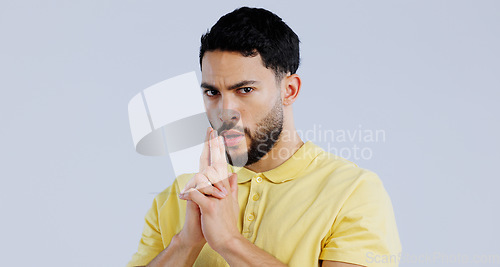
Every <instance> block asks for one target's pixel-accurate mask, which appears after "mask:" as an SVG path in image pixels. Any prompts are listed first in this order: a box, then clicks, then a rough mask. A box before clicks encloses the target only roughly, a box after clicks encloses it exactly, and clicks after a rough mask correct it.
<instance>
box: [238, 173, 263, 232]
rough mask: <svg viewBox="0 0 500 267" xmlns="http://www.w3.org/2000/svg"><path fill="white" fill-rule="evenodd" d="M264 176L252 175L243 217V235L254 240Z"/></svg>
mask: <svg viewBox="0 0 500 267" xmlns="http://www.w3.org/2000/svg"><path fill="white" fill-rule="evenodd" d="M263 183H264V178H263V176H262V174H256V175H255V176H254V177H252V181H251V184H250V193H249V194H248V201H247V206H246V209H245V215H244V217H243V232H242V234H243V236H244V237H245V238H246V239H248V240H250V241H253V239H255V222H256V221H257V219H259V206H260V202H261V196H262V192H263V186H264V185H263Z"/></svg>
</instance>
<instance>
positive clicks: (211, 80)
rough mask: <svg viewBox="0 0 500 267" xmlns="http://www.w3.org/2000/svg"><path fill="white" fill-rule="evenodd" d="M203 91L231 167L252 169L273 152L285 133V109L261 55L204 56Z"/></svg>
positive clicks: (224, 54) (229, 53) (274, 80)
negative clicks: (222, 139)
mask: <svg viewBox="0 0 500 267" xmlns="http://www.w3.org/2000/svg"><path fill="white" fill-rule="evenodd" d="M201 87H202V91H203V100H204V102H205V109H206V111H207V115H208V119H209V121H210V124H211V125H212V127H213V128H214V129H216V130H217V132H218V133H219V134H220V135H222V136H223V137H224V143H225V145H226V152H227V155H228V159H229V163H230V164H232V165H234V166H248V165H251V164H253V163H255V162H257V161H259V160H260V159H261V158H262V157H263V156H264V155H266V154H267V152H269V150H271V148H272V147H273V146H274V144H275V143H276V141H278V139H279V136H280V134H281V131H282V129H283V106H282V103H281V97H280V88H279V85H278V84H277V83H276V78H275V74H274V72H273V71H272V70H270V69H267V68H266V67H265V66H264V65H263V62H262V59H261V57H260V55H257V56H255V57H244V56H242V55H241V54H240V53H239V52H227V51H218V50H217V51H212V52H206V53H205V55H204V57H203V61H202V84H201Z"/></svg>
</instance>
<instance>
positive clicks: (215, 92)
mask: <svg viewBox="0 0 500 267" xmlns="http://www.w3.org/2000/svg"><path fill="white" fill-rule="evenodd" d="M218 93H219V91H217V90H210V89H209V90H205V94H206V95H207V96H209V97H212V96H216V95H217V94H218Z"/></svg>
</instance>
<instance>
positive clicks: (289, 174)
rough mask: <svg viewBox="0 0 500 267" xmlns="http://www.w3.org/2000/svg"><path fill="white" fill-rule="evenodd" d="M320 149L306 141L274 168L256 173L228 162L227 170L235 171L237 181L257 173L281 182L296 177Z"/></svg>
mask: <svg viewBox="0 0 500 267" xmlns="http://www.w3.org/2000/svg"><path fill="white" fill-rule="evenodd" d="M321 151H322V149H321V148H320V147H319V146H317V145H315V144H313V143H312V142H311V141H307V142H306V143H304V144H303V145H302V146H301V147H300V148H299V149H298V150H297V151H296V152H295V153H294V154H293V155H292V156H291V157H290V158H289V159H287V160H286V161H285V162H283V163H282V164H281V165H279V166H278V167H276V168H274V169H271V170H268V171H265V172H262V173H256V172H254V171H252V170H249V169H247V168H245V167H236V166H232V165H230V164H228V170H229V172H231V173H233V172H236V173H237V174H238V183H245V182H248V181H249V180H250V179H252V177H255V176H256V175H259V174H262V176H264V177H265V178H267V179H269V180H270V181H271V182H273V183H283V182H286V181H289V180H293V179H294V178H296V177H297V176H298V175H299V174H300V173H301V172H302V171H303V170H304V169H305V168H306V167H307V166H309V165H310V164H311V162H312V161H313V159H314V158H315V157H316V156H317V155H318V154H319V153H320V152H321Z"/></svg>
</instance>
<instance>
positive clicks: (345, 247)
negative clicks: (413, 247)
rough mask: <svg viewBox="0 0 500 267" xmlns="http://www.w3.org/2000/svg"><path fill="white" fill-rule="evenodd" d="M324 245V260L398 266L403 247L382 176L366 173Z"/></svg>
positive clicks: (340, 213)
mask: <svg viewBox="0 0 500 267" xmlns="http://www.w3.org/2000/svg"><path fill="white" fill-rule="evenodd" d="M353 188H354V189H353V190H352V192H351V194H350V195H349V196H348V197H347V198H346V200H345V202H344V204H343V205H342V208H341V210H340V212H339V214H338V216H337V218H336V219H335V222H334V223H333V226H332V227H331V229H330V231H329V233H328V236H327V238H326V240H325V242H324V245H323V248H322V251H321V254H320V257H319V259H320V260H330V261H341V262H347V263H353V264H358V265H363V266H398V263H399V259H400V256H401V243H400V240H399V234H398V230H397V226H396V220H395V217H394V211H393V207H392V203H391V200H390V198H389V195H388V194H387V192H386V190H385V189H384V187H383V185H382V182H381V181H380V179H379V178H378V176H377V175H376V174H375V173H373V172H371V171H367V170H364V172H363V174H362V175H361V176H360V177H359V178H358V179H357V180H356V182H355V185H354V186H353Z"/></svg>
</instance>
